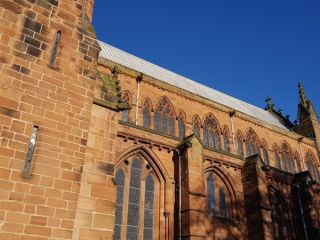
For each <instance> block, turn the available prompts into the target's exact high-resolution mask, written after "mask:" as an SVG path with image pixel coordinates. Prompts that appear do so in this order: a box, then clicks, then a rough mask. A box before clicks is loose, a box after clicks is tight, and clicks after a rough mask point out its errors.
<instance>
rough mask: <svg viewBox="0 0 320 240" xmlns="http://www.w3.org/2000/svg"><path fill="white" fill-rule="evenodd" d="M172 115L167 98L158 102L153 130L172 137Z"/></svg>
mask: <svg viewBox="0 0 320 240" xmlns="http://www.w3.org/2000/svg"><path fill="white" fill-rule="evenodd" d="M174 122H175V121H174V114H173V111H172V109H171V106H170V104H169V101H168V100H167V98H165V97H163V98H161V99H160V101H159V102H158V104H157V106H156V109H155V115H154V129H155V130H156V131H159V132H161V133H163V134H168V135H171V136H174Z"/></svg>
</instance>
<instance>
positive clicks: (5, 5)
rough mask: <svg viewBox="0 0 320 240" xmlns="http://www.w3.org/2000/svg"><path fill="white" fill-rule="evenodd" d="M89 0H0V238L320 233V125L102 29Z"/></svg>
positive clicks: (308, 105)
mask: <svg viewBox="0 0 320 240" xmlns="http://www.w3.org/2000/svg"><path fill="white" fill-rule="evenodd" d="M93 5H94V0H0V239H2V240H45V239H52V240H56V239H73V240H78V239H79V240H94V239H98V240H111V239H113V240H121V239H128V240H135V239H144V240H151V239H155V240H171V239H197V240H198V239H199V240H205V239H215V240H218V239H220V240H221V239H226V240H227V239H228V240H229V239H250V240H251V239H270V240H271V239H279V240H280V239H306V240H311V239H320V175H319V169H320V168H319V167H320V162H319V156H320V152H319V150H320V123H319V120H318V118H317V114H316V111H315V109H314V107H313V105H312V101H311V100H310V99H308V98H307V94H306V93H305V92H304V89H303V86H302V83H299V85H298V90H299V92H298V94H299V96H300V100H299V103H298V122H297V123H291V122H290V121H289V119H288V118H286V117H284V116H283V115H282V114H281V112H279V111H277V110H276V109H275V108H274V105H273V104H272V102H271V99H267V101H266V102H267V107H266V109H260V108H258V107H255V106H253V105H251V104H249V103H245V102H243V101H240V100H238V99H236V98H233V97H231V96H228V95H226V94H223V93H221V92H219V91H216V90H214V89H211V88H209V87H206V86H204V85H201V84H199V83H197V82H195V81H193V80H190V79H187V78H185V77H183V76H180V75H178V74H175V73H173V72H171V71H168V70H166V69H163V68H161V67H159V66H157V65H154V64H152V63H150V62H147V61H145V60H143V59H140V58H138V57H135V56H133V55H131V54H129V53H126V52H124V51H122V50H119V49H117V48H115V47H112V46H110V45H108V44H107V43H104V42H101V41H99V40H97V38H96V35H95V31H94V27H93V26H92V23H91V19H92V11H93Z"/></svg>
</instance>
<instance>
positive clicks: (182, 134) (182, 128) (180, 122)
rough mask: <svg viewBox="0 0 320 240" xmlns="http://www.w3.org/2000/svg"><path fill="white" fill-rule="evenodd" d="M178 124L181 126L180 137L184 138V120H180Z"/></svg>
mask: <svg viewBox="0 0 320 240" xmlns="http://www.w3.org/2000/svg"><path fill="white" fill-rule="evenodd" d="M178 126H179V138H181V139H183V138H184V123H183V120H179V121H178Z"/></svg>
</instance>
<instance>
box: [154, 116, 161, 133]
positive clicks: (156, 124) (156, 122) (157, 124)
mask: <svg viewBox="0 0 320 240" xmlns="http://www.w3.org/2000/svg"><path fill="white" fill-rule="evenodd" d="M154 130H156V131H159V132H160V114H159V113H158V112H155V113H154Z"/></svg>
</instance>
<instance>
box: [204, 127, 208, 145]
mask: <svg viewBox="0 0 320 240" xmlns="http://www.w3.org/2000/svg"><path fill="white" fill-rule="evenodd" d="M203 145H205V146H208V145H209V142H208V132H207V129H203Z"/></svg>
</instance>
